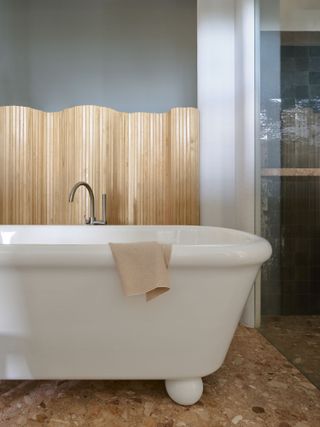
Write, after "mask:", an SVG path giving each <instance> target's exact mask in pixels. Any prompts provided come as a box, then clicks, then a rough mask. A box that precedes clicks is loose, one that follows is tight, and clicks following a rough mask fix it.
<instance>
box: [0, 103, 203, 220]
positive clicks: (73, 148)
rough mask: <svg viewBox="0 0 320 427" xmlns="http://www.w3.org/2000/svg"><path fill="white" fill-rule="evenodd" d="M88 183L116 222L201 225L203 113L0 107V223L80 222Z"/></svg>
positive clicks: (86, 205) (85, 210)
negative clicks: (71, 197) (74, 188)
mask: <svg viewBox="0 0 320 427" xmlns="http://www.w3.org/2000/svg"><path fill="white" fill-rule="evenodd" d="M80 180H83V181H87V182H88V183H89V184H90V185H91V186H92V188H93V190H94V193H95V196H96V216H97V217H100V216H101V194H102V193H103V192H105V193H107V203H108V206H107V213H108V222H109V223H110V224H199V113H198V110H197V109H195V108H174V109H172V110H171V111H169V112H167V113H121V112H117V111H115V110H112V109H109V108H105V107H97V106H77V107H73V108H69V109H67V110H64V111H61V112H57V113H45V112H42V111H38V110H35V109H32V108H27V107H11V106H10V107H0V223H1V224H82V223H83V216H84V214H85V213H87V214H88V209H89V202H88V196H87V193H86V191H85V190H84V189H79V191H78V193H77V194H76V197H75V201H74V203H68V194H69V191H70V189H71V187H72V186H73V185H74V184H75V183H76V182H77V181H80Z"/></svg>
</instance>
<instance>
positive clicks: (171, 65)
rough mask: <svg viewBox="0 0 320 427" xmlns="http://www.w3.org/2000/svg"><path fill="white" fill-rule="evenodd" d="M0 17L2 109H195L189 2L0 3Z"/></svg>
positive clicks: (193, 38)
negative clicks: (80, 106) (96, 106)
mask: <svg viewBox="0 0 320 427" xmlns="http://www.w3.org/2000/svg"><path fill="white" fill-rule="evenodd" d="M0 17H1V18H0V19H1V21H0V52H1V58H2V60H1V65H0V104H1V105H13V104H15V105H28V106H32V107H34V108H39V109H43V110H46V111H57V110H60V109H62V108H66V107H70V106H73V105H79V104H96V105H105V106H109V107H113V108H115V109H118V110H122V111H166V110H168V109H169V108H171V107H174V106H196V103H197V94H196V87H197V69H196V59H197V58H196V57H197V52H196V0H0ZM3 58H4V59H3Z"/></svg>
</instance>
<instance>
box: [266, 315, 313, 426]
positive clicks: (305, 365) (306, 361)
mask: <svg viewBox="0 0 320 427" xmlns="http://www.w3.org/2000/svg"><path fill="white" fill-rule="evenodd" d="M260 332H261V333H262V334H263V335H264V336H265V337H266V338H267V339H268V341H270V342H271V344H273V345H274V346H275V347H276V348H277V349H278V350H279V351H280V352H281V353H282V354H283V355H284V356H285V357H286V358H287V359H288V360H289V361H290V362H291V363H293V364H294V365H295V366H296V367H297V368H298V369H299V370H300V371H301V372H302V373H303V374H304V375H305V376H306V377H307V378H308V379H309V380H310V381H312V382H313V384H314V385H316V386H317V387H318V388H320V316H264V317H263V318H262V326H261V328H260ZM319 426H320V422H319Z"/></svg>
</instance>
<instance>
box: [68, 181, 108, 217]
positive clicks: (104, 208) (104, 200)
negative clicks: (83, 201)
mask: <svg viewBox="0 0 320 427" xmlns="http://www.w3.org/2000/svg"><path fill="white" fill-rule="evenodd" d="M81 186H83V187H85V188H86V189H87V190H88V193H89V197H90V216H89V218H86V216H85V222H86V224H88V225H105V224H107V195H106V194H102V220H101V221H100V220H96V217H95V213H94V211H95V209H94V194H93V191H92V188H91V187H90V185H89V184H88V183H87V182H84V181H79V182H77V183H76V184H75V185H74V186H73V187H72V189H71V191H70V194H69V202H73V199H74V195H75V194H76V191H77V189H78V188H79V187H81Z"/></svg>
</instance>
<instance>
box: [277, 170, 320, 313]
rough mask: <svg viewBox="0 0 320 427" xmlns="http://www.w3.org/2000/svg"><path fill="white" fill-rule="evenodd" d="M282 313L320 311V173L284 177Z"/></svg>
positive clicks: (281, 268) (282, 191)
mask: <svg viewBox="0 0 320 427" xmlns="http://www.w3.org/2000/svg"><path fill="white" fill-rule="evenodd" d="M280 228H281V230H280V236H281V243H280V244H281V258H280V278H281V279H280V280H281V314H320V177H301V176H298V177H294V176H291V177H282V178H281V227H280Z"/></svg>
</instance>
